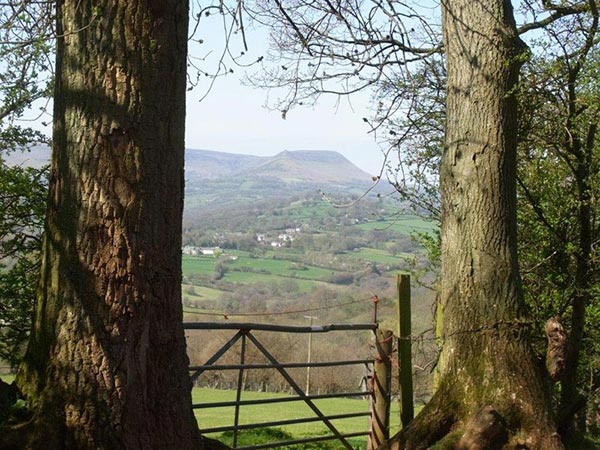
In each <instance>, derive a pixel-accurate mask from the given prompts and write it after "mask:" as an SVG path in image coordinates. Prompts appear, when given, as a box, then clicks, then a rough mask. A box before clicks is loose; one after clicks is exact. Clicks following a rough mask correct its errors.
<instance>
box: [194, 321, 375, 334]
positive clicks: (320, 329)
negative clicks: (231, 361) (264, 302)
mask: <svg viewBox="0 0 600 450" xmlns="http://www.w3.org/2000/svg"><path fill="white" fill-rule="evenodd" d="M183 329H184V330H240V331H251V330H258V331H284V332H288V333H327V332H328V331H353V330H372V331H373V330H376V329H377V324H376V323H352V324H331V325H313V326H310V327H307V326H303V327H302V326H290V325H271V324H267V323H235V322H231V323H216V322H183Z"/></svg>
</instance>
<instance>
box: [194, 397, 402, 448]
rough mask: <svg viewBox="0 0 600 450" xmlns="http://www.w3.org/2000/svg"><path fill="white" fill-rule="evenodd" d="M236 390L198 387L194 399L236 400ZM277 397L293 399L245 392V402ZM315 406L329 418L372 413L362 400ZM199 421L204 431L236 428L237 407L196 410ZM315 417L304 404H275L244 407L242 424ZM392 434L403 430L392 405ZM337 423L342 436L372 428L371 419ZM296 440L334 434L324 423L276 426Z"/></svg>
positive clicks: (332, 401) (363, 441) (324, 402)
mask: <svg viewBox="0 0 600 450" xmlns="http://www.w3.org/2000/svg"><path fill="white" fill-rule="evenodd" d="M235 395H236V392H235V391H223V390H214V389H205V388H194V389H193V391H192V397H193V402H194V403H199V402H202V403H210V402H223V401H233V400H235ZM273 397H290V395H289V394H272V393H261V392H242V397H241V398H242V400H256V399H266V398H273ZM315 404H316V405H317V406H318V407H319V409H320V410H321V411H322V412H323V414H325V415H332V414H344V413H358V412H368V411H369V402H368V401H367V400H362V399H357V400H354V399H323V400H316V401H315ZM195 414H196V419H197V420H198V425H199V426H200V428H209V427H218V426H227V425H233V420H234V414H235V409H234V408H233V407H221V408H209V409H196V410H195ZM305 417H306V418H312V417H315V413H314V412H313V411H312V410H311V409H310V408H309V407H308V406H307V405H306V404H305V403H304V402H302V401H294V402H291V403H273V404H269V405H267V406H265V405H251V406H242V407H241V408H240V424H247V423H264V422H272V421H279V420H287V419H297V418H305ZM390 420H391V433H392V434H393V433H395V432H396V431H398V429H399V425H398V424H399V412H398V405H397V404H396V403H394V404H393V405H392V412H391V417H390ZM333 424H334V425H335V426H336V428H338V430H339V431H340V432H341V433H353V432H360V431H367V430H368V429H369V418H368V417H358V418H351V419H343V420H336V421H333ZM276 428H277V429H279V430H281V431H283V432H284V433H286V434H289V435H291V436H293V437H294V438H304V437H314V436H322V435H326V434H330V431H329V429H328V428H327V427H326V426H325V425H324V424H322V423H321V422H310V423H305V424H296V425H286V426H280V427H276ZM212 437H215V438H217V439H220V438H222V436H221V435H220V434H217V435H214V436H212ZM355 442H359V443H360V445H361V448H364V447H365V444H366V437H365V438H362V439H358V441H355Z"/></svg>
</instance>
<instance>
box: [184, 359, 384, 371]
mask: <svg viewBox="0 0 600 450" xmlns="http://www.w3.org/2000/svg"><path fill="white" fill-rule="evenodd" d="M374 362H375V360H374V359H353V360H348V361H325V362H311V363H305V362H301V363H281V364H245V365H244V369H293V368H302V367H335V366H351V365H355V364H373V363H374ZM240 368H241V367H240V364H223V365H216V364H215V365H203V366H190V367H189V370H190V371H193V370H202V371H204V370H236V369H240Z"/></svg>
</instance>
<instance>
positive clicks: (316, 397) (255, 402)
mask: <svg viewBox="0 0 600 450" xmlns="http://www.w3.org/2000/svg"><path fill="white" fill-rule="evenodd" d="M366 395H368V396H372V395H373V392H371V391H367V392H339V393H337V394H319V395H304V396H302V397H280V398H264V399H258V400H240V406H247V405H266V404H270V403H286V402H298V401H300V400H303V401H305V400H319V399H323V398H344V397H364V396H366ZM235 404H236V402H235V401H229V402H213V403H196V404H193V405H192V408H193V409H204V408H224V407H226V406H235Z"/></svg>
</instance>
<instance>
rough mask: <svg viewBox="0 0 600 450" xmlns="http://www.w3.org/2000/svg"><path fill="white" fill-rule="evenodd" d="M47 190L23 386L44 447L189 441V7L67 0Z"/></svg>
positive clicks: (61, 14) (33, 440)
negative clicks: (185, 250)
mask: <svg viewBox="0 0 600 450" xmlns="http://www.w3.org/2000/svg"><path fill="white" fill-rule="evenodd" d="M57 7H58V10H57V16H58V28H57V32H58V36H59V38H58V47H57V63H56V70H57V72H56V87H55V97H54V137H53V155H52V169H51V170H52V171H51V181H50V201H49V203H50V204H49V210H48V217H47V224H46V235H45V243H44V249H43V262H42V264H43V268H42V276H41V281H40V286H39V292H38V299H37V305H36V308H35V317H34V327H33V332H32V335H31V339H30V342H29V347H28V350H27V354H26V356H25V359H24V362H23V364H22V366H21V368H20V372H19V375H18V385H19V387H20V389H21V390H22V391H23V392H24V394H25V395H26V396H27V398H28V400H29V402H30V405H31V407H32V409H33V411H34V412H35V414H36V416H35V417H36V420H35V422H34V424H35V425H36V426H37V430H38V431H39V432H37V433H33V434H32V435H31V436H30V439H29V441H30V442H29V444H28V446H29V447H30V448H35V449H42V448H43V449H49V450H53V449H59V448H64V449H78V450H86V449H90V450H92V449H93V450H97V449H105V450H109V449H127V450H135V449H140V450H141V449H144V450H148V449H152V450H159V449H192V448H198V447H199V440H198V435H197V427H196V423H195V420H194V416H193V413H192V410H191V397H190V390H191V385H190V382H189V377H188V373H187V363H188V361H187V357H186V352H185V340H184V332H183V329H182V306H181V294H180V289H181V288H180V283H181V260H180V258H181V214H182V207H183V157H184V116H185V89H186V50H187V48H186V47H187V23H188V18H187V15H188V6H187V2H186V1H185V0H102V1H96V2H81V1H77V0H63V1H59V2H58V6H57Z"/></svg>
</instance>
